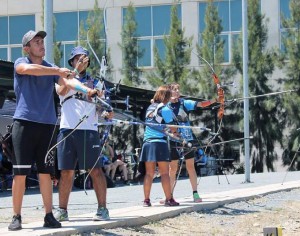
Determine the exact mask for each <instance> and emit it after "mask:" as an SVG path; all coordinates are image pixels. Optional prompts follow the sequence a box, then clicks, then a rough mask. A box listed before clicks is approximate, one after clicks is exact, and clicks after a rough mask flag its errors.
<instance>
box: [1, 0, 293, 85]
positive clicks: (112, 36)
mask: <svg viewBox="0 0 300 236" xmlns="http://www.w3.org/2000/svg"><path fill="white" fill-rule="evenodd" d="M289 1H290V0H261V11H262V13H264V14H265V15H266V17H267V18H268V19H269V22H268V29H269V32H268V34H269V42H268V47H277V48H281V45H282V43H281V36H282V35H283V34H284V29H283V28H282V27H281V19H280V18H281V14H284V15H285V16H287V17H289V14H290V13H289ZM130 2H131V3H132V4H133V6H134V7H135V8H136V21H137V24H138V28H137V37H138V46H139V48H141V49H142V50H143V51H144V55H143V57H142V58H139V60H138V66H139V67H141V68H143V69H144V70H148V69H149V70H150V69H152V68H153V66H154V53H153V48H154V47H155V46H156V47H158V49H159V52H160V54H161V56H163V55H164V43H163V37H164V36H165V35H168V32H169V28H170V14H171V6H172V4H173V0H131V1H130V0H98V5H99V7H100V8H102V9H103V8H105V13H106V43H107V46H108V48H109V49H110V53H111V63H112V65H113V78H114V80H115V81H119V79H120V78H122V76H121V73H120V70H121V68H122V56H121V55H122V52H121V48H120V47H119V45H118V44H119V43H121V30H122V24H123V19H124V14H125V13H126V7H127V6H128V5H129V3H130ZM206 4H207V3H206V1H204V0H181V2H180V3H179V4H178V16H179V17H180V19H181V22H182V27H183V28H184V29H185V36H186V37H191V36H192V37H193V46H194V48H195V45H196V44H198V43H200V42H201V32H202V31H203V29H204V27H205V22H204V14H205V8H206ZM214 4H215V5H216V6H217V7H218V12H219V16H220V18H221V19H222V26H223V31H222V33H221V37H222V39H224V42H225V50H224V64H228V63H230V62H231V57H232V53H231V52H232V50H231V49H232V42H233V40H234V38H235V37H238V36H239V35H240V33H241V29H242V0H216V1H214ZM0 6H1V8H0V32H1V37H0V59H2V60H9V61H15V60H16V59H17V58H18V57H20V56H21V55H22V44H21V41H22V36H23V35H24V33H25V32H27V31H28V30H30V29H34V30H43V26H42V25H43V24H42V16H43V9H42V8H43V0H26V1H23V0H0ZM93 7H94V0H53V12H54V16H55V19H56V29H55V32H54V40H55V41H59V42H61V51H62V52H63V58H62V60H61V65H60V66H65V67H68V64H67V59H68V57H69V53H70V50H71V48H72V47H73V46H74V45H75V43H76V42H77V41H78V39H79V35H80V32H79V31H80V24H81V22H84V21H85V20H86V19H87V16H88V13H89V11H91V10H92V9H93ZM99 58H101V55H99ZM198 65H199V62H198V59H197V56H196V55H195V54H192V55H191V67H197V66H198Z"/></svg>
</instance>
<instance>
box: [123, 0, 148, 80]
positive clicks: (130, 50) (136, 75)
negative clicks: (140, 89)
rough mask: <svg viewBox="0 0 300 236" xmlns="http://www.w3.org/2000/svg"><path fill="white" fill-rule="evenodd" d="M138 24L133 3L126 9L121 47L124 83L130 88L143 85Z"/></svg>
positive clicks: (141, 53)
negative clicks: (139, 64)
mask: <svg viewBox="0 0 300 236" xmlns="http://www.w3.org/2000/svg"><path fill="white" fill-rule="evenodd" d="M136 30H137V22H136V20H135V8H134V7H133V5H132V3H130V4H129V6H128V7H127V9H126V15H125V19H124V24H123V27H122V33H121V35H122V43H121V44H119V47H120V48H121V49H122V55H123V63H124V64H123V68H122V71H121V72H122V74H123V75H124V79H123V83H124V84H125V85H128V86H133V85H135V86H136V85H141V84H143V81H142V80H141V79H140V73H141V70H140V69H139V67H138V58H141V57H142V56H143V52H142V51H140V49H139V48H138V40H137V33H136Z"/></svg>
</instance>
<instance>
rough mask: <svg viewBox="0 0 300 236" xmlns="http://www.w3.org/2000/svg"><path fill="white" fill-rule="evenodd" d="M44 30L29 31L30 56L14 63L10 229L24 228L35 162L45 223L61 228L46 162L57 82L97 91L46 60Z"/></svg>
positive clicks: (27, 46) (27, 49)
mask: <svg viewBox="0 0 300 236" xmlns="http://www.w3.org/2000/svg"><path fill="white" fill-rule="evenodd" d="M46 35H47V34H46V32H44V31H38V32H35V31H29V32H27V33H26V34H25V35H24V36H23V39H22V44H23V50H24V51H25V53H26V54H27V56H26V57H21V58H18V59H17V60H16V61H15V64H14V91H15V94H16V103H17V104H16V111H15V114H14V124H13V129H12V141H13V146H14V152H15V156H14V158H13V159H12V164H13V174H14V179H13V186H12V199H13V214H14V215H13V219H12V222H11V223H10V225H9V226H8V229H9V230H20V229H22V219H21V208H22V201H23V196H24V192H25V180H26V176H27V175H28V174H30V172H31V168H32V165H33V164H35V165H36V167H37V172H38V174H39V182H40V191H41V193H42V197H43V202H44V209H45V213H46V215H45V218H44V227H49V228H59V227H61V224H60V223H59V222H58V221H57V220H56V219H55V218H54V216H53V214H52V180H51V174H53V173H54V164H53V162H50V163H51V164H48V163H45V160H46V159H47V158H46V154H47V151H48V150H49V148H50V147H51V146H52V144H53V138H52V136H53V134H54V125H55V124H56V122H57V117H56V113H55V107H54V97H53V88H54V85H55V83H58V84H68V86H69V87H70V88H74V89H77V90H78V91H84V92H85V93H86V94H88V95H89V96H91V95H92V94H94V93H95V92H96V91H95V90H92V89H90V88H87V87H86V86H83V85H82V84H80V83H78V81H77V80H76V79H74V78H73V76H75V74H76V72H74V71H70V70H69V69H67V68H59V67H55V66H54V65H52V64H50V63H49V62H47V61H45V60H43V57H44V56H45V47H44V38H45V37H46Z"/></svg>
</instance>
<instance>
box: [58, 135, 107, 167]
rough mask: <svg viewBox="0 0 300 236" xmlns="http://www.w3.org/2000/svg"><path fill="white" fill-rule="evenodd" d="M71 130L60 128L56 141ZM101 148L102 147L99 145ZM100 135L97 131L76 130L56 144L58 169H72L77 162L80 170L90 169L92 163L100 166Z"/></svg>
mask: <svg viewBox="0 0 300 236" xmlns="http://www.w3.org/2000/svg"><path fill="white" fill-rule="evenodd" d="M72 131H73V130H70V129H64V130H60V132H59V134H58V137H57V142H59V141H60V140H62V139H63V138H65V137H66V136H67V135H68V134H69V133H70V132H72ZM101 148H102V147H101ZM99 155H100V137H99V133H98V132H97V131H93V130H76V131H75V132H74V133H72V134H71V135H70V136H69V137H67V138H66V139H65V140H64V141H63V142H62V143H60V144H59V145H58V146H57V163H58V169H59V170H74V169H75V168H76V165H77V162H78V165H79V169H80V170H87V169H91V168H92V167H93V166H94V165H95V167H97V168H100V167H102V163H101V160H100V158H98V157H99Z"/></svg>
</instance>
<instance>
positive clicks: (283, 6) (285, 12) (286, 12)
mask: <svg viewBox="0 0 300 236" xmlns="http://www.w3.org/2000/svg"><path fill="white" fill-rule="evenodd" d="M289 4H290V0H280V12H279V14H280V15H282V16H283V17H284V18H285V19H289V18H290V17H291V13H290V8H289ZM280 18H281V17H280ZM287 36H288V34H287V29H286V28H283V26H282V23H280V50H281V51H282V52H285V50H286V49H285V46H284V43H283V39H284V38H286V37H287Z"/></svg>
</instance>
